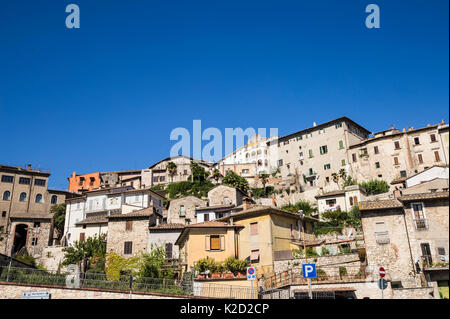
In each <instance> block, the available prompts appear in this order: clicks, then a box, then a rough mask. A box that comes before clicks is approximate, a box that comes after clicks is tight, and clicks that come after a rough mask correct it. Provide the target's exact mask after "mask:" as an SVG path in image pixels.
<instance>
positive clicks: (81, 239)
mask: <svg viewBox="0 0 450 319" xmlns="http://www.w3.org/2000/svg"><path fill="white" fill-rule="evenodd" d="M84 237H85V234H84V233H80V241H84Z"/></svg>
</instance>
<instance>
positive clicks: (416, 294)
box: [389, 287, 439, 299]
mask: <svg viewBox="0 0 450 319" xmlns="http://www.w3.org/2000/svg"><path fill="white" fill-rule="evenodd" d="M389 297H390V299H439V293H438V294H437V296H436V295H435V293H434V289H433V288H431V287H430V288H402V289H392V292H391V295H390V296H389Z"/></svg>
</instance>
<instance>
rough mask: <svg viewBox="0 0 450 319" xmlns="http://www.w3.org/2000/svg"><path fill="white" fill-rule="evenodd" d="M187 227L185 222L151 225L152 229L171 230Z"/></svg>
mask: <svg viewBox="0 0 450 319" xmlns="http://www.w3.org/2000/svg"><path fill="white" fill-rule="evenodd" d="M184 227H185V225H184V224H177V223H174V224H159V225H157V226H152V227H149V229H150V230H170V229H174V230H176V229H180V230H181V229H183V228H184Z"/></svg>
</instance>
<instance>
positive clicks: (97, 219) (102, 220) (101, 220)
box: [75, 216, 108, 226]
mask: <svg viewBox="0 0 450 319" xmlns="http://www.w3.org/2000/svg"><path fill="white" fill-rule="evenodd" d="M107 223H108V219H107V216H94V217H88V218H86V219H83V220H82V221H79V222H78V223H76V224H75V225H77V226H78V225H91V224H107Z"/></svg>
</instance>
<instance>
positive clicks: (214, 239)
mask: <svg viewBox="0 0 450 319" xmlns="http://www.w3.org/2000/svg"><path fill="white" fill-rule="evenodd" d="M209 242H210V250H220V236H219V235H211V236H210V237H209Z"/></svg>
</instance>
